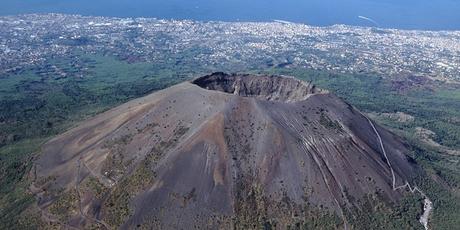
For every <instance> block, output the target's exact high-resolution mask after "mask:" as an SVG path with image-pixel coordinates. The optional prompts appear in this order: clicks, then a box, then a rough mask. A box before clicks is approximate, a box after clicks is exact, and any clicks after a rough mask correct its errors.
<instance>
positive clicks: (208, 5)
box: [0, 0, 460, 30]
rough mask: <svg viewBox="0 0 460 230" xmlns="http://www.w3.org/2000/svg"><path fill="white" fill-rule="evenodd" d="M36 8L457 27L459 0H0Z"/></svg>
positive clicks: (11, 7)
mask: <svg viewBox="0 0 460 230" xmlns="http://www.w3.org/2000/svg"><path fill="white" fill-rule="evenodd" d="M37 12H42V13H43V12H61V13H76V14H83V15H97V16H118V17H157V18H177V19H195V20H225V21H237V20H242V21H271V20H273V19H281V20H288V21H294V22H302V23H307V24H312V25H320V26H324V25H332V24H351V25H369V26H371V25H373V24H372V23H371V22H369V21H366V20H364V19H361V18H359V17H358V16H364V17H368V18H372V19H373V20H375V21H376V22H377V23H378V24H379V25H380V26H382V27H392V28H404V29H432V30H440V29H450V30H452V29H454V30H460V1H459V0H162V1H159V0H0V15H13V14H21V13H37Z"/></svg>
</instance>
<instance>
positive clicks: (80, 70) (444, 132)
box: [0, 54, 460, 229]
mask: <svg viewBox="0 0 460 230" xmlns="http://www.w3.org/2000/svg"><path fill="white" fill-rule="evenodd" d="M211 70H214V68H212V67H206V68H204V67H203V68H201V67H196V66H194V65H193V63H185V64H182V65H175V64H174V63H172V62H171V63H146V62H138V63H128V62H125V61H120V60H118V59H117V58H115V57H106V56H101V55H87V54H75V55H73V56H69V57H66V58H52V57H50V58H49V60H48V64H47V65H46V66H36V67H30V68H27V69H23V70H21V71H18V72H16V73H14V74H9V75H6V76H0V108H1V109H0V172H1V174H0V228H2V229H12V228H14V226H15V225H16V223H17V221H18V219H19V218H20V216H21V213H22V212H23V211H24V210H26V209H27V207H28V206H29V205H31V204H32V203H33V201H34V199H33V196H32V195H31V194H29V193H28V191H27V189H28V186H29V184H28V183H29V182H28V172H29V170H30V168H31V165H32V161H33V158H34V157H35V156H36V153H37V152H39V150H40V145H41V144H42V143H43V142H45V141H46V140H48V139H49V138H51V137H53V136H55V135H57V134H58V133H61V132H63V131H64V130H67V129H69V128H70V127H73V126H75V125H76V123H78V122H79V121H81V120H84V119H85V118H88V117H90V116H93V115H94V114H97V113H100V112H102V111H105V110H107V109H109V108H112V107H114V106H116V105H119V104H121V103H123V102H125V101H128V100H130V99H133V98H136V97H140V96H143V95H145V94H148V93H150V92H154V91H156V90H159V89H162V88H165V87H167V86H170V85H172V84H175V83H177V82H180V81H184V80H185V79H189V78H190V77H193V76H197V75H200V74H201V73H205V72H207V71H211ZM249 72H254V70H249ZM258 72H259V71H258ZM263 72H264V73H276V74H286V75H293V76H297V77H299V78H300V79H303V80H307V81H313V82H314V83H315V84H317V85H319V86H320V87H322V88H325V89H328V90H330V91H332V92H334V93H336V94H337V95H339V96H340V97H342V98H344V99H345V100H346V101H348V102H350V103H351V104H353V105H354V106H356V107H357V108H358V109H360V110H362V111H363V112H366V113H369V114H374V119H376V120H377V121H378V122H380V123H381V124H383V125H384V126H386V127H388V128H390V129H392V130H393V131H394V132H396V133H398V134H399V135H401V136H404V137H405V138H406V139H407V140H408V142H409V143H410V144H411V145H412V146H414V147H413V153H412V154H413V158H414V159H416V161H417V162H418V163H419V164H420V165H422V166H423V167H424V168H425V169H426V171H427V175H421V177H420V179H419V181H418V183H419V184H420V186H421V187H422V188H423V189H424V190H425V191H427V193H428V195H429V196H430V198H431V199H432V200H433V202H434V206H435V210H434V215H433V219H432V223H433V226H434V227H433V229H452V226H460V215H459V214H458V213H457V210H460V163H459V162H460V157H459V156H456V155H452V154H448V152H446V150H447V149H448V150H455V149H456V150H459V149H460V120H459V117H460V88H459V87H458V86H452V85H446V84H443V83H439V82H434V83H433V84H432V85H429V86H426V85H420V86H413V87H411V88H410V89H407V90H404V91H402V92H401V91H400V90H399V89H395V88H394V84H393V83H392V82H391V81H389V80H387V79H384V78H381V77H378V76H365V75H351V74H334V73H326V72H321V71H313V70H305V69H288V68H275V69H267V70H264V71H263ZM395 112H403V113H405V114H409V115H410V116H412V117H413V120H411V121H410V122H399V121H396V120H395V119H392V118H388V117H385V116H382V114H385V113H395ZM419 127H423V128H425V129H428V130H431V131H433V132H434V133H435V134H436V135H435V136H433V137H432V139H433V141H434V142H437V143H438V144H439V145H440V146H442V148H441V147H439V146H433V145H430V144H427V143H426V142H423V141H421V139H420V138H419V136H417V135H416V129H417V128H419ZM395 213H396V214H395V215H397V212H395ZM382 218H383V217H382ZM382 220H383V219H382ZM369 222H372V221H371V220H369Z"/></svg>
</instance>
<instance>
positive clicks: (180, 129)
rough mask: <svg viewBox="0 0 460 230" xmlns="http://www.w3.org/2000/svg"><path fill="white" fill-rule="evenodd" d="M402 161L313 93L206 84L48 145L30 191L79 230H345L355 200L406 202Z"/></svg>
mask: <svg viewBox="0 0 460 230" xmlns="http://www.w3.org/2000/svg"><path fill="white" fill-rule="evenodd" d="M380 141H381V142H380ZM381 143H383V145H384V146H385V149H386V152H383V151H382V148H381ZM408 152H409V150H408V148H407V146H406V144H405V143H404V141H403V140H402V139H401V138H399V137H398V136H396V135H394V134H393V133H391V132H389V131H387V130H385V129H384V128H382V127H381V126H379V125H378V124H374V123H373V122H372V121H371V120H369V119H368V118H367V117H366V116H364V115H363V114H362V113H360V112H359V111H358V110H357V109H355V108H354V107H353V106H351V105H350V104H348V103H346V102H344V101H343V100H341V99H340V98H338V97H336V96H335V95H333V94H332V93H329V92H328V91H326V90H321V89H319V88H317V87H315V86H314V85H313V84H311V83H305V82H302V81H300V80H296V79H294V78H292V77H284V76H263V75H242V74H225V73H214V74H211V75H207V76H204V77H200V78H196V79H194V80H192V81H190V82H183V83H180V84H177V85H175V86H172V87H170V88H167V89H164V90H161V91H158V92H155V93H152V94H150V95H147V96H145V97H142V98H139V99H135V100H132V101H130V102H127V103H125V104H123V105H120V106H118V107H116V108H113V109H111V110H109V111H107V112H104V113H101V114H99V115H97V116H95V117H93V118H91V119H89V120H87V121H84V122H82V123H81V124H80V125H78V126H77V127H76V128H73V129H71V130H69V131H67V132H65V133H63V134H61V135H59V136H57V137H56V138H54V139H52V140H50V141H49V142H48V143H46V144H45V145H44V146H43V147H42V153H41V154H40V157H39V159H37V160H36V162H35V166H34V170H33V171H34V172H35V177H36V180H35V183H34V184H33V186H32V191H35V194H36V196H37V200H38V203H37V204H38V207H40V209H41V210H43V211H44V212H46V213H47V215H48V216H51V217H49V219H55V220H56V221H57V222H58V223H61V224H62V223H63V224H64V225H66V226H70V227H77V228H88V227H91V226H98V227H100V228H121V229H133V228H136V227H139V228H150V229H152V228H153V229H182V228H206V229H208V228H211V229H216V228H224V229H228V228H238V229H248V228H263V227H267V226H271V227H275V228H277V229H286V228H287V227H288V226H294V225H296V224H302V225H305V226H309V225H308V223H316V222H315V221H317V220H318V219H321V220H322V221H323V222H324V223H328V224H331V226H332V228H344V229H349V228H348V227H347V226H352V225H353V218H351V217H353V215H354V211H353V210H360V209H361V207H362V205H363V203H362V202H361V201H363V200H364V201H365V200H368V199H369V197H377V198H378V199H381V200H383V201H384V202H385V203H392V202H395V201H398V200H400V199H401V198H403V197H404V196H405V195H406V194H405V192H404V191H403V190H394V189H393V186H394V184H397V185H400V184H405V183H408V182H411V181H412V180H413V178H414V176H415V175H416V174H417V172H418V170H420V169H419V167H418V166H417V165H415V164H414V163H413V160H411V159H410V158H409V157H408V156H407V153H408ZM389 163H391V166H390V164H389ZM63 204H66V205H63ZM350 218H351V219H350ZM323 222H322V223H323Z"/></svg>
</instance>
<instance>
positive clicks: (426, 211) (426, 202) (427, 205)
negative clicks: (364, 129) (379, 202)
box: [363, 114, 433, 230]
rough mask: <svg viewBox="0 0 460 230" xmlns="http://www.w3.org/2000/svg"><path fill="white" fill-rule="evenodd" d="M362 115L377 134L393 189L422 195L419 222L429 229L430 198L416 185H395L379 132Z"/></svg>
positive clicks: (431, 206)
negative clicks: (407, 190)
mask: <svg viewBox="0 0 460 230" xmlns="http://www.w3.org/2000/svg"><path fill="white" fill-rule="evenodd" d="M363 116H364V117H365V118H366V119H367V121H369V124H370V125H371V126H372V129H373V130H374V133H375V134H376V135H377V139H378V140H379V143H380V148H381V149H382V152H383V155H384V156H385V159H386V161H387V164H388V167H389V168H390V171H391V177H392V179H393V191H396V190H399V189H405V188H408V189H409V191H410V192H411V193H414V192H419V193H420V194H421V195H422V197H423V198H424V204H423V214H422V215H421V216H420V218H419V222H420V223H421V224H422V225H423V227H425V230H428V229H429V227H428V219H429V216H430V213H431V211H432V209H433V203H432V202H431V200H430V199H429V198H428V196H427V195H426V194H425V193H424V192H423V191H422V190H420V189H419V188H418V187H417V186H414V187H411V185H410V184H409V182H407V181H406V183H405V184H403V185H400V186H396V176H395V172H394V170H393V167H392V166H391V163H390V159H389V158H388V156H387V152H386V151H385V147H384V146H383V141H382V138H381V137H380V134H379V132H378V131H377V129H376V128H375V126H374V123H373V122H372V121H371V120H370V119H369V118H368V117H367V116H365V115H364V114H363Z"/></svg>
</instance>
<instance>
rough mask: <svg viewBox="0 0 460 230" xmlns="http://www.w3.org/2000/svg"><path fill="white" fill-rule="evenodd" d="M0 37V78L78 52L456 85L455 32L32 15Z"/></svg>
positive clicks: (2, 22)
mask: <svg viewBox="0 0 460 230" xmlns="http://www.w3.org/2000/svg"><path fill="white" fill-rule="evenodd" d="M0 33H1V34H2V35H3V36H2V37H1V38H0V70H1V71H2V72H3V73H5V72H12V71H13V72H14V71H18V70H19V69H21V68H24V67H25V66H28V65H34V64H43V63H44V62H45V60H46V59H47V58H48V57H50V56H54V57H56V56H63V55H67V54H69V53H71V52H75V51H76V50H78V51H82V52H86V53H104V54H113V55H116V56H118V57H119V58H121V59H123V60H128V61H130V62H135V61H147V62H165V61H171V60H173V61H175V62H176V63H177V64H180V63H181V61H184V59H187V57H190V58H189V59H187V60H186V61H188V62H195V63H196V64H199V65H201V66H228V65H232V66H234V67H239V68H240V69H242V70H244V69H246V68H247V66H246V65H248V63H250V65H260V66H264V65H265V66H284V67H286V66H297V67H307V68H311V69H321V70H331V71H335V72H341V73H355V72H365V73H377V74H381V75H385V76H401V75H415V76H419V75H423V76H426V77H429V78H432V79H436V80H441V81H458V80H460V79H459V72H460V64H459V63H460V32H459V31H408V30H396V29H377V28H365V27H353V26H345V25H336V26H331V27H312V26H308V25H303V24H294V23H289V22H284V21H277V22H267V23H259V22H252V23H251V22H197V21H187V20H185V21H176V20H158V19H148V18H136V19H131V18H107V17H84V16H78V15H62V14H38V15H36V14H32V15H22V16H9V17H0ZM50 68H54V67H53V66H50ZM55 71H59V70H58V69H56V70H55ZM79 73H81V72H79ZM62 74H63V75H66V74H68V73H65V72H62Z"/></svg>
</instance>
